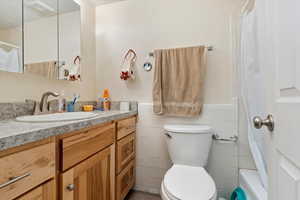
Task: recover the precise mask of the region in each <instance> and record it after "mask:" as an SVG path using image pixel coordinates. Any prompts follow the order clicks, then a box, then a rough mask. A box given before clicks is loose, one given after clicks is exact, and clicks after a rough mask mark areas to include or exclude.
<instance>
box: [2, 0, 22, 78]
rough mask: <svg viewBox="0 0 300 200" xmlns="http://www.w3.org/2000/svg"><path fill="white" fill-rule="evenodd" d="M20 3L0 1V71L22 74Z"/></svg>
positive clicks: (16, 1) (13, 0) (18, 1)
mask: <svg viewBox="0 0 300 200" xmlns="http://www.w3.org/2000/svg"><path fill="white" fill-rule="evenodd" d="M22 46H23V45H22V1H21V0H9V1H7V0H6V1H3V0H2V1H0V70H2V71H8V72H23V64H22V63H23V60H22Z"/></svg>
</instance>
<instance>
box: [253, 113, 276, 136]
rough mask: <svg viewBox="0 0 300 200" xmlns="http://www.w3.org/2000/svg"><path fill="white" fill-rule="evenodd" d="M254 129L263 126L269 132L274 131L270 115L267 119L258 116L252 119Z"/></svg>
mask: <svg viewBox="0 0 300 200" xmlns="http://www.w3.org/2000/svg"><path fill="white" fill-rule="evenodd" d="M253 123H254V127H255V128H257V129H261V128H262V127H263V126H266V127H267V128H268V129H269V131H271V132H273V131H274V118H273V116H272V115H268V116H267V119H262V118H260V117H258V116H256V117H254V118H253Z"/></svg>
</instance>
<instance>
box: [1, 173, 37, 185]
mask: <svg viewBox="0 0 300 200" xmlns="http://www.w3.org/2000/svg"><path fill="white" fill-rule="evenodd" d="M28 176H31V173H27V174H24V175H22V176H17V177H11V178H9V181H7V182H6V183H3V184H1V185H0V189H2V188H4V187H6V186H9V185H11V184H13V183H15V182H17V181H19V180H21V179H23V178H26V177H28Z"/></svg>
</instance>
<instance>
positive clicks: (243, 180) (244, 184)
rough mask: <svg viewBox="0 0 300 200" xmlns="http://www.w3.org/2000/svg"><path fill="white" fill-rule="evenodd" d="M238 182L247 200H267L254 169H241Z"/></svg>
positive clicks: (265, 192)
mask: <svg viewBox="0 0 300 200" xmlns="http://www.w3.org/2000/svg"><path fill="white" fill-rule="evenodd" d="M239 184H240V187H241V188H242V189H243V190H244V191H245V193H246V196H247V200H267V199H268V197H267V191H266V190H265V189H264V188H263V186H262V184H261V182H260V180H259V176H258V173H257V171H256V170H247V169H241V170H240V172H239Z"/></svg>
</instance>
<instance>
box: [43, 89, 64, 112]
mask: <svg viewBox="0 0 300 200" xmlns="http://www.w3.org/2000/svg"><path fill="white" fill-rule="evenodd" d="M49 96H54V97H58V96H59V94H58V93H56V92H45V93H44V94H43V95H42V98H41V102H40V111H41V112H42V113H45V112H49V106H48V97H49Z"/></svg>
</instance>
